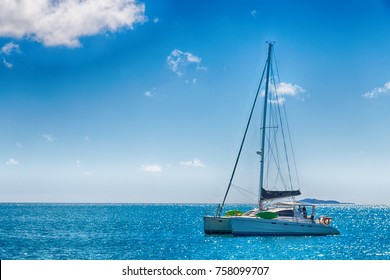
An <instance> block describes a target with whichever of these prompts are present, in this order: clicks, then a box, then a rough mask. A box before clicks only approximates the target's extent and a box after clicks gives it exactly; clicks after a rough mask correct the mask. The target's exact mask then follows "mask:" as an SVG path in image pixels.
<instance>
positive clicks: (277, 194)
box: [261, 188, 301, 200]
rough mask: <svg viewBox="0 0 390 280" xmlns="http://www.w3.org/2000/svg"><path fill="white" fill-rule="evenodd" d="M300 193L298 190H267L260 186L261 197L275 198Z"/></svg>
mask: <svg viewBox="0 0 390 280" xmlns="http://www.w3.org/2000/svg"><path fill="white" fill-rule="evenodd" d="M298 195H301V191H300V190H291V191H269V190H265V189H264V188H262V190H261V199H262V200H266V199H276V198H284V197H291V196H298Z"/></svg>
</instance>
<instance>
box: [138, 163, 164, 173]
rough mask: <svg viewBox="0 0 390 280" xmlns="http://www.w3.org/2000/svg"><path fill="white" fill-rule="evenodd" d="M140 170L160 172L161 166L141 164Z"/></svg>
mask: <svg viewBox="0 0 390 280" xmlns="http://www.w3.org/2000/svg"><path fill="white" fill-rule="evenodd" d="M141 170H142V171H145V172H162V167H161V166H160V165H157V164H152V165H141Z"/></svg>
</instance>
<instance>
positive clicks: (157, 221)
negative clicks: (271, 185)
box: [0, 203, 390, 260]
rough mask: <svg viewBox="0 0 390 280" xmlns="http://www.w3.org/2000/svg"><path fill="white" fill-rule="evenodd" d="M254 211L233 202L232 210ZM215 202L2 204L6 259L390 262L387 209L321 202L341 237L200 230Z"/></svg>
mask: <svg viewBox="0 0 390 280" xmlns="http://www.w3.org/2000/svg"><path fill="white" fill-rule="evenodd" d="M237 208H238V209H243V210H247V209H250V208H251V206H250V205H228V206H227V209H237ZM215 210H216V205H211V204H49V203H47V204H33V203H0V259H2V260H390V226H389V225H390V206H366V205H319V206H317V209H316V210H317V215H321V214H327V215H329V216H331V217H333V222H332V224H333V225H334V226H335V227H336V228H337V229H339V231H340V232H341V234H340V235H338V236H303V237H302V236H301V237H299V236H289V237H232V236H218V235H214V236H210V235H205V234H204V233H203V215H205V214H214V213H215Z"/></svg>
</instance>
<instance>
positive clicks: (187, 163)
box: [179, 159, 206, 168]
mask: <svg viewBox="0 0 390 280" xmlns="http://www.w3.org/2000/svg"><path fill="white" fill-rule="evenodd" d="M179 164H180V165H183V166H188V167H202V168H204V167H206V165H205V164H204V163H203V162H202V161H201V160H199V159H194V160H191V161H181V162H180V163H179Z"/></svg>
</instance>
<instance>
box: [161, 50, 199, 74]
mask: <svg viewBox="0 0 390 280" xmlns="http://www.w3.org/2000/svg"><path fill="white" fill-rule="evenodd" d="M201 61H202V59H201V58H200V57H198V56H196V55H193V54H192V53H190V52H183V51H181V50H178V49H174V50H173V51H172V52H171V54H170V55H169V56H168V57H167V64H168V67H169V69H171V70H172V71H173V72H175V73H176V74H177V75H179V76H181V75H183V73H182V72H181V69H182V68H183V67H186V66H187V65H190V64H195V65H197V67H196V69H197V70H206V68H205V67H203V66H200V62H201Z"/></svg>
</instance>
